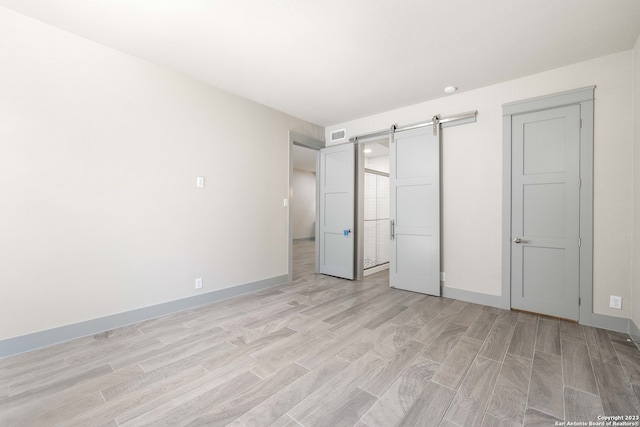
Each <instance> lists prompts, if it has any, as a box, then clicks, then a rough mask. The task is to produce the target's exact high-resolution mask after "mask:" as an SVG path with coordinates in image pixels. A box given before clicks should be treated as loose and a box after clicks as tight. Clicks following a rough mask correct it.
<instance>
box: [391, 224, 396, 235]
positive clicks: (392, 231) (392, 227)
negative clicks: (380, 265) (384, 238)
mask: <svg viewBox="0 0 640 427" xmlns="http://www.w3.org/2000/svg"><path fill="white" fill-rule="evenodd" d="M395 237H396V223H395V221H394V220H391V240H393V239H394V238H395Z"/></svg>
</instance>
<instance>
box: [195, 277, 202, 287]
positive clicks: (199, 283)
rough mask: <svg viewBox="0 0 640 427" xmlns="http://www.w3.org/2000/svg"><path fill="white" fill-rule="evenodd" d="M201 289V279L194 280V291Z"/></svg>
mask: <svg viewBox="0 0 640 427" xmlns="http://www.w3.org/2000/svg"><path fill="white" fill-rule="evenodd" d="M201 288H202V277H198V278H197V279H196V289H201Z"/></svg>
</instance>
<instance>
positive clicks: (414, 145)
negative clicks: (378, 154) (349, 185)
mask: <svg viewBox="0 0 640 427" xmlns="http://www.w3.org/2000/svg"><path fill="white" fill-rule="evenodd" d="M389 166H390V170H389V187H390V188H389V192H390V204H391V208H390V211H391V221H392V226H391V247H390V265H389V283H390V285H391V286H392V287H394V288H398V289H405V290H408V291H413V292H420V293H423V294H429V295H438V296H439V295H440V132H438V135H437V136H434V135H433V128H431V127H426V128H421V129H414V130H409V131H403V132H398V133H396V134H395V135H394V138H393V143H392V144H390V147H389Z"/></svg>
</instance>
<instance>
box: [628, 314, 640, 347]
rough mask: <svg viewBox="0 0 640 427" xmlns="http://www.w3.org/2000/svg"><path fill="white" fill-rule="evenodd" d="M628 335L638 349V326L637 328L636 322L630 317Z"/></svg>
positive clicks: (639, 336) (639, 333)
mask: <svg viewBox="0 0 640 427" xmlns="http://www.w3.org/2000/svg"><path fill="white" fill-rule="evenodd" d="M629 335H630V336H631V339H632V340H633V342H635V343H636V347H638V350H640V328H638V325H636V322H634V321H633V320H631V319H629Z"/></svg>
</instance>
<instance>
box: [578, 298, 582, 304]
mask: <svg viewBox="0 0 640 427" xmlns="http://www.w3.org/2000/svg"><path fill="white" fill-rule="evenodd" d="M578 305H582V298H580V297H578Z"/></svg>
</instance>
